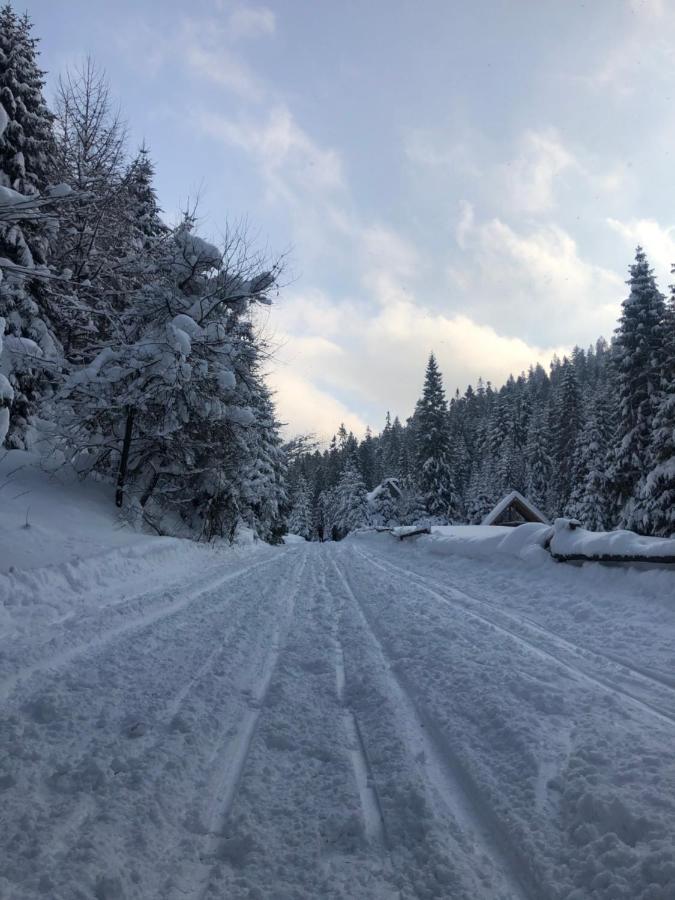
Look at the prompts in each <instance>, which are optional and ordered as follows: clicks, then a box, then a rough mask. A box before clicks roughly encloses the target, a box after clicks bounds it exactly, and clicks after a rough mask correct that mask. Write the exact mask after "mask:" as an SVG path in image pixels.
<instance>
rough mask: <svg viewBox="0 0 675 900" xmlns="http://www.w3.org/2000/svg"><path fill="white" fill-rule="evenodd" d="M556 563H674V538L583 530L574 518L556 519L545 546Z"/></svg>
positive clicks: (631, 532)
mask: <svg viewBox="0 0 675 900" xmlns="http://www.w3.org/2000/svg"><path fill="white" fill-rule="evenodd" d="M544 546H545V547H546V549H547V550H548V551H549V553H550V554H551V556H552V557H553V559H555V560H557V561H558V562H573V561H577V560H581V561H584V560H587V561H589V562H624V563H625V562H649V563H675V539H673V538H654V537H644V536H643V535H640V534H635V533H634V532H633V531H598V532H594V531H586V529H585V528H583V527H582V525H581V522H578V521H577V520H576V519H556V520H555V522H554V523H553V529H552V532H551V536H550V537H549V539H548V541H547V542H546V544H545V545H544Z"/></svg>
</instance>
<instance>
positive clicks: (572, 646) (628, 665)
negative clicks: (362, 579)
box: [356, 550, 675, 699]
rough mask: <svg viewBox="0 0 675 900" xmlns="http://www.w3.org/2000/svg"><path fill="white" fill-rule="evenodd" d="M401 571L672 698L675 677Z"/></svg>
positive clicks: (447, 584)
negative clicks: (615, 669)
mask: <svg viewBox="0 0 675 900" xmlns="http://www.w3.org/2000/svg"><path fill="white" fill-rule="evenodd" d="M356 552H358V553H361V554H362V555H364V554H363V551H361V550H357V551H356ZM365 555H366V556H368V558H369V559H370V558H373V557H371V554H365ZM380 559H381V558H380ZM391 565H392V566H393V565H394V564H393V563H392V564H391ZM401 571H404V572H405V573H406V574H410V575H413V576H415V577H417V578H419V579H421V580H422V581H426V582H427V583H428V584H429V585H431V586H433V587H435V588H436V589H440V590H442V589H443V588H448V587H449V588H452V590H453V591H454V592H456V593H457V594H459V595H461V596H462V597H465V598H466V600H467V601H469V603H471V604H472V605H476V604H478V605H479V606H482V607H488V608H489V609H491V610H493V611H494V612H496V613H497V614H498V615H499V616H501V617H502V618H504V619H507V620H509V621H510V622H512V623H513V624H515V625H518V626H525V628H529V629H531V630H532V631H536V632H538V633H540V634H541V635H542V636H544V637H546V638H548V639H549V640H551V641H552V642H553V643H557V644H558V645H559V646H560V647H561V648H563V649H566V650H568V651H569V652H570V653H573V654H575V655H578V656H581V657H582V658H584V659H589V658H590V657H596V658H597V659H602V660H604V661H605V662H607V663H609V664H610V665H611V666H613V667H615V666H619V667H621V668H622V669H625V670H626V671H627V672H629V673H630V674H631V675H632V676H633V677H635V678H636V679H638V680H644V681H646V682H649V683H650V684H652V685H654V686H656V687H658V688H659V689H665V690H667V691H668V692H670V693H672V694H673V695H675V676H671V677H669V676H667V675H664V674H661V673H659V672H655V671H654V670H653V669H650V668H649V667H647V666H638V665H636V664H635V663H634V662H629V661H628V660H626V659H624V658H622V657H621V656H616V655H614V654H612V653H603V652H602V651H600V650H596V649H593V648H592V647H586V646H583V645H581V644H577V643H575V642H574V641H571V640H570V639H569V638H566V637H564V636H563V635H561V634H560V633H559V632H557V631H553V630H552V629H550V628H547V627H546V626H545V625H542V624H541V622H539V621H537V620H536V619H533V618H532V617H531V616H528V615H526V614H525V613H520V612H518V611H513V610H510V611H507V610H505V609H504V608H503V607H502V606H499V605H498V604H497V603H494V602H493V601H491V600H486V599H485V598H484V597H477V596H476V595H475V594H473V593H471V592H470V591H467V590H466V588H464V587H460V586H459V585H458V584H457V582H454V581H447V580H446V581H445V582H442V583H441V582H438V581H436V580H435V579H432V578H429V577H428V576H426V575H422V574H421V573H419V572H416V571H414V570H408V569H401ZM636 699H639V698H636Z"/></svg>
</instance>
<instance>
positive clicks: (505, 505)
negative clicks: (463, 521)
mask: <svg viewBox="0 0 675 900" xmlns="http://www.w3.org/2000/svg"><path fill="white" fill-rule="evenodd" d="M525 522H541V523H542V524H543V525H549V524H550V522H549V521H548V519H547V518H546V516H545V515H544V514H543V512H541V510H539V509H537V507H536V506H535V505H534V503H532V502H531V501H530V500H528V499H527V497H523V495H522V494H521V493H520V492H519V491H511V493H510V494H507V495H506V497H503V498H502V499H501V500H500V501H499V503H498V504H497V505H496V506H495V508H494V509H493V510H492V511H491V512H489V513H488V514H487V515H486V516H485V518H484V519H483V521H482V522H481V525H508V526H510V527H513V528H515V526H516V525H523V524H524V523H525Z"/></svg>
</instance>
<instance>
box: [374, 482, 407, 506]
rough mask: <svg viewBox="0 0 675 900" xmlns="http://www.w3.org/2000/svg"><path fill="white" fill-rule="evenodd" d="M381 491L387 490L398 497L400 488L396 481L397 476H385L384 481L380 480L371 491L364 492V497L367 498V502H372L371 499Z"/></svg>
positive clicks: (375, 497)
mask: <svg viewBox="0 0 675 900" xmlns="http://www.w3.org/2000/svg"><path fill="white" fill-rule="evenodd" d="M383 491H389V493H390V494H392V495H393V496H394V497H397V498H398V497H400V496H401V488H400V486H399V483H398V478H385V479H384V481H383V482H382V484H378V486H377V487H375V488H373V490H372V491H369V492H368V493H367V494H366V498H367V499H368V502H369V503H372V502H373V500H376V499H377V497H379V496H380V494H381V493H382V492H383Z"/></svg>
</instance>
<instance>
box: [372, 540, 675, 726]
mask: <svg viewBox="0 0 675 900" xmlns="http://www.w3.org/2000/svg"><path fill="white" fill-rule="evenodd" d="M354 552H355V553H356V554H357V555H358V556H360V557H361V558H362V559H363V560H364V561H366V562H368V563H370V564H371V565H373V566H375V567H376V568H378V569H380V571H382V572H385V573H386V574H389V576H390V577H399V578H400V575H405V576H406V577H407V578H408V579H412V580H413V581H415V582H416V583H417V584H418V585H419V587H421V588H422V589H423V590H425V591H426V592H427V593H428V594H430V595H431V596H432V597H434V598H435V599H437V600H439V601H440V602H441V603H443V604H445V605H448V606H452V607H454V608H455V609H461V610H462V611H463V612H464V614H465V615H467V616H469V617H470V618H473V619H475V620H477V621H480V622H482V623H483V624H485V625H487V626H489V627H490V628H493V629H495V630H496V631H498V632H501V633H502V634H505V635H508V636H509V637H511V638H513V639H514V640H516V641H517V642H518V643H519V644H520V645H521V646H522V647H524V648H525V650H526V651H528V652H530V653H535V654H536V655H537V656H539V657H541V658H542V659H545V660H549V661H551V662H554V663H557V664H558V665H559V666H562V668H564V669H566V670H567V671H568V672H569V673H570V674H571V675H572V676H573V677H575V678H576V679H581V680H582V681H586V682H587V683H589V684H592V685H594V686H595V687H599V688H601V689H602V690H603V691H606V692H609V693H611V694H617V695H619V696H621V697H623V698H625V700H627V701H628V702H629V703H630V705H632V706H634V707H636V708H638V709H640V710H641V711H643V712H646V713H648V714H649V715H650V716H653V717H655V718H657V719H658V720H659V721H661V722H663V723H665V724H667V725H669V726H670V727H673V726H675V713H673V712H670V711H669V710H664V709H662V708H660V707H659V706H656V705H655V704H653V703H651V702H649V701H647V700H644V699H643V698H641V697H638V696H635V695H634V694H632V693H631V692H630V691H627V690H626V689H625V688H623V687H620V686H619V685H618V684H616V683H615V682H612V681H610V680H606V679H604V678H602V677H601V676H599V675H597V674H590V673H588V672H586V671H584V670H583V669H581V668H579V667H578V666H575V665H573V664H572V663H570V662H568V661H567V660H565V659H563V658H562V657H561V656H559V655H558V654H556V653H553V652H551V651H550V650H547V649H545V648H543V647H541V646H540V645H538V644H535V643H533V642H532V641H531V640H528V639H527V638H526V637H523V635H522V634H521V633H519V632H518V631H517V630H515V629H514V628H512V627H509V626H507V625H504V624H500V623H499V622H496V621H495V620H494V619H493V618H490V617H489V616H486V615H483V614H481V613H479V612H476V611H475V609H469V608H468V607H467V604H466V602H462V600H461V599H459V598H458V597H457V596H455V597H449V596H448V595H447V594H445V593H443V586H441V585H438V584H437V583H435V582H433V581H431V580H430V579H427V578H425V577H424V576H422V575H419V574H418V573H417V572H413V571H411V570H409V569H404V568H402V567H400V566H397V565H395V564H394V563H391V562H390V561H389V560H386V562H384V563H383V562H382V560H381V559H380V560H378V559H377V558H375V557H373V556H372V555H371V554H369V553H365V552H363V551H362V550H361V549H356V548H354ZM393 573H399V575H398V576H397V575H396V574H393ZM453 590H455V591H456V593H459V594H461V593H464V592H462V591H460V590H459V589H458V588H454V586H453ZM467 596H468V595H467ZM468 599H469V604H474V605H475V603H483V604H484V605H487V604H485V603H484V601H478V600H473V599H472V598H471V597H469V598H468ZM503 615H504V617H505V618H510V619H511V621H514V622H515V621H516V620H514V619H513V618H512V617H510V616H508V614H503ZM540 630H542V631H544V632H545V629H540ZM548 637H550V638H552V639H554V638H555V636H554V635H553V634H552V633H549V634H548ZM563 640H564V639H563ZM568 643H569V642H568ZM570 646H571V647H572V648H573V650H572V652H573V653H574V655H575V656H576V655H577V653H576V652H575V651H577V652H578V651H581V649H582V648H579V647H575V645H573V644H570ZM605 658H606V659H607V661H608V662H611V660H609V658H607V657H605ZM613 665H617V664H616V663H613ZM635 674H636V675H638V674H639V673H637V672H636V673H635ZM651 680H653V679H651ZM655 683H657V684H659V685H660V682H655ZM660 686H661V685H660ZM666 687H667V686H666Z"/></svg>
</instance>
